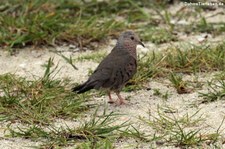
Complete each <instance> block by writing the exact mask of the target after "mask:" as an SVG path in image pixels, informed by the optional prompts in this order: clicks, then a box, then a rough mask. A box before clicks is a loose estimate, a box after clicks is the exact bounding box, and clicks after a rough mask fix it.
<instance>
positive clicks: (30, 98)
mask: <svg viewBox="0 0 225 149" xmlns="http://www.w3.org/2000/svg"><path fill="white" fill-rule="evenodd" d="M52 64H53V59H52V58H50V59H49V60H48V62H47V64H46V65H45V66H46V69H45V73H44V75H43V77H40V78H38V79H35V80H27V79H25V78H23V77H17V76H15V75H13V74H4V75H1V76H0V80H1V81H0V82H1V83H0V92H1V96H0V107H1V115H2V116H4V117H5V118H7V119H8V120H9V121H14V120H19V121H20V122H23V123H28V124H34V123H38V124H48V123H49V122H51V121H54V119H55V118H56V117H63V118H73V117H76V116H78V115H80V113H82V111H85V110H87V109H89V107H90V106H91V105H88V104H86V101H87V100H88V97H87V96H78V95H76V94H74V93H72V92H71V91H70V89H69V90H68V88H69V86H70V85H69V81H67V80H59V79H54V76H55V75H56V74H57V71H59V70H57V67H58V66H56V67H54V68H51V67H52Z"/></svg>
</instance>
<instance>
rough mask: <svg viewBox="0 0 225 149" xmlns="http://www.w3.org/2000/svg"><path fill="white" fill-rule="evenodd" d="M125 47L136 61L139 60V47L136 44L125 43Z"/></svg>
mask: <svg viewBox="0 0 225 149" xmlns="http://www.w3.org/2000/svg"><path fill="white" fill-rule="evenodd" d="M123 46H124V49H126V50H127V51H128V52H129V53H130V55H131V56H133V57H134V58H135V59H137V50H136V47H137V45H136V44H131V43H126V42H124V45H123Z"/></svg>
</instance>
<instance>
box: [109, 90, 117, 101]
mask: <svg viewBox="0 0 225 149" xmlns="http://www.w3.org/2000/svg"><path fill="white" fill-rule="evenodd" d="M108 96H109V101H108V103H110V104H113V103H115V101H114V100H113V99H112V96H111V92H110V91H109V92H108Z"/></svg>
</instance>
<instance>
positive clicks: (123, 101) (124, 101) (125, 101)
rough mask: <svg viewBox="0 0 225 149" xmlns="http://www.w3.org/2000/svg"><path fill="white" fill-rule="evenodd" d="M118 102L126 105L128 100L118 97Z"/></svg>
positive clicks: (117, 103)
mask: <svg viewBox="0 0 225 149" xmlns="http://www.w3.org/2000/svg"><path fill="white" fill-rule="evenodd" d="M115 103H116V105H118V106H119V105H125V104H127V100H125V99H122V100H121V99H117V101H116V102H115Z"/></svg>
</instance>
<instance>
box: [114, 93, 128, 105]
mask: <svg viewBox="0 0 225 149" xmlns="http://www.w3.org/2000/svg"><path fill="white" fill-rule="evenodd" d="M116 95H117V97H118V99H117V101H116V104H117V105H124V104H127V100H125V99H124V98H123V97H122V96H121V95H120V94H119V93H116Z"/></svg>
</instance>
